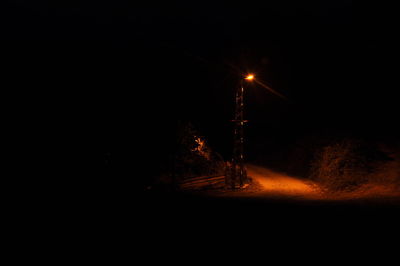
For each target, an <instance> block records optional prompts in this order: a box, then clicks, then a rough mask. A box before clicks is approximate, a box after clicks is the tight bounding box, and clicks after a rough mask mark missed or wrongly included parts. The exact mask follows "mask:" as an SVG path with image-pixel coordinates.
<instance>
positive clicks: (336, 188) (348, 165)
mask: <svg viewBox="0 0 400 266" xmlns="http://www.w3.org/2000/svg"><path fill="white" fill-rule="evenodd" d="M386 160H388V157H387V156H385V154H384V153H382V152H380V151H379V150H378V149H377V148H376V147H374V146H372V145H368V144H366V143H365V142H363V141H359V140H342V141H339V142H336V143H334V144H331V145H327V146H325V147H323V148H322V149H320V150H319V151H318V152H317V153H316V155H315V158H314V160H313V161H312V163H311V174H310V178H311V179H312V180H313V181H316V182H317V183H318V184H319V185H320V186H321V187H322V189H323V190H325V191H329V192H344V191H353V190H356V189H358V188H359V187H361V186H362V185H363V184H366V183H368V182H370V181H371V179H373V178H374V174H375V173H376V172H377V169H378V168H379V167H380V165H381V164H382V161H386Z"/></svg>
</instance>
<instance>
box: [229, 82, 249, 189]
mask: <svg viewBox="0 0 400 266" xmlns="http://www.w3.org/2000/svg"><path fill="white" fill-rule="evenodd" d="M243 95H244V88H243V80H241V86H240V87H239V88H238V89H237V91H236V95H235V119H234V120H233V122H234V123H235V125H234V132H233V137H234V140H233V158H232V177H231V178H232V179H231V187H232V189H235V188H236V187H237V184H239V187H242V186H243V184H244V182H245V181H246V179H247V175H246V171H245V167H244V155H243V142H244V134H243V133H244V132H243V128H244V123H246V122H247V120H244V119H243V109H244V101H243Z"/></svg>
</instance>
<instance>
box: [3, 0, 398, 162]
mask: <svg viewBox="0 0 400 266" xmlns="http://www.w3.org/2000/svg"><path fill="white" fill-rule="evenodd" d="M6 4H7V6H6V8H2V9H1V11H0V12H1V13H0V14H1V16H0V17H1V25H2V26H1V27H2V28H1V33H0V34H1V36H0V38H1V39H3V41H2V45H3V49H2V50H3V56H4V60H3V64H4V66H5V72H4V74H5V76H7V77H8V78H10V80H12V81H13V82H12V83H11V85H10V86H11V88H12V89H18V90H22V91H24V90H27V91H26V92H27V93H26V94H25V95H31V92H30V91H29V89H27V87H35V88H37V91H36V92H35V97H38V98H40V101H39V102H43V99H45V98H46V99H48V100H47V101H45V102H46V104H43V105H42V104H38V105H39V106H38V107H39V108H43V110H42V113H43V114H44V116H45V117H48V119H49V121H51V122H52V123H53V122H54V127H55V129H53V130H54V131H63V132H68V134H70V135H72V136H74V137H77V138H78V139H82V140H84V141H83V143H85V142H86V140H87V142H88V143H90V147H91V148H88V149H92V147H95V148H94V149H97V151H98V153H99V154H104V153H110V154H112V156H113V157H114V161H117V162H120V164H121V165H125V167H127V166H126V165H128V163H127V161H129V160H132V158H133V156H134V155H135V154H141V155H142V156H143V157H145V158H148V160H152V159H154V158H155V157H157V156H156V155H154V154H155V153H156V154H157V153H159V154H164V153H163V150H164V151H165V150H169V149H170V146H169V144H168V143H169V141H168V139H171V138H172V136H173V134H174V129H175V125H176V123H177V121H178V120H183V121H191V122H193V123H194V124H195V125H196V126H197V128H198V129H199V130H200V131H201V132H202V133H203V134H204V135H206V136H207V137H208V140H209V142H210V144H211V145H212V146H213V147H214V148H215V149H216V150H218V151H220V152H221V153H222V154H223V155H224V156H225V157H228V156H229V151H230V149H231V148H230V145H231V139H232V136H231V125H230V122H229V120H230V119H231V118H232V115H233V114H232V112H233V105H232V103H233V93H234V90H235V88H236V86H238V84H239V83H238V80H239V78H240V72H247V71H251V72H254V73H256V75H257V77H258V78H259V79H260V80H262V81H263V82H265V83H267V84H269V85H270V86H271V87H273V88H274V89H275V90H277V91H279V92H280V93H282V94H284V95H286V96H287V98H288V99H289V101H283V100H281V99H279V98H277V97H275V96H274V95H272V94H270V93H269V92H267V91H266V90H265V89H263V88H261V87H259V86H254V85H251V86H248V88H246V111H245V112H246V113H245V114H246V117H247V118H248V119H249V120H250V123H249V125H248V129H247V134H248V136H249V141H248V143H249V144H248V145H249V150H251V149H252V148H254V147H255V146H257V143H258V142H259V141H262V140H266V139H270V140H271V141H273V142H277V143H282V142H285V141H289V140H292V139H296V138H299V137H301V136H305V135H313V134H316V132H325V133H324V134H326V132H331V133H332V134H336V133H337V132H345V133H344V134H349V135H357V134H361V135H370V136H381V135H382V136H386V135H395V134H397V133H396V132H395V128H396V126H395V125H396V123H397V122H396V119H397V113H396V110H397V109H396V103H397V101H398V100H397V98H396V97H395V89H394V87H395V86H394V85H393V83H391V82H390V80H391V79H390V77H391V76H393V72H390V70H388V69H390V68H388V67H387V62H388V60H389V61H390V57H391V56H392V54H391V53H392V52H391V51H392V48H393V47H391V46H394V45H389V42H387V41H385V40H384V39H383V38H382V37H381V36H380V34H381V32H382V31H381V28H380V24H377V23H375V22H374V19H376V17H373V16H372V17H370V18H369V19H365V18H363V17H362V16H361V17H360V16H358V17H357V19H356V18H355V17H353V6H352V1H351V0H325V1H322V0H320V1H292V0H280V1H263V3H262V5H261V4H260V3H257V2H251V1H246V2H243V3H242V4H238V3H234V2H232V1H165V2H164V3H157V2H150V1H141V2H140V3H138V2H137V1H47V2H45V1H34V2H32V1H6ZM372 8H373V7H372ZM367 17H368V16H367ZM389 51H390V52H389ZM56 124H57V126H56ZM63 139H64V138H63ZM67 139H69V138H67ZM71 139H73V138H71ZM66 141H67V140H66ZM79 143H81V142H79ZM166 143H167V144H166ZM92 144H93V146H92ZM147 145H149V146H150V148H149V149H147V148H145V147H147ZM75 146H76V149H79V147H78V146H80V145H75ZM97 151H96V152H97ZM77 153H79V152H78V151H77ZM101 156H102V155H100V157H101ZM160 157H162V156H161V155H160ZM122 161H125V163H123V162H122Z"/></svg>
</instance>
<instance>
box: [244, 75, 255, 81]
mask: <svg viewBox="0 0 400 266" xmlns="http://www.w3.org/2000/svg"><path fill="white" fill-rule="evenodd" d="M244 79H247V80H248V81H252V80H253V79H254V75H253V74H249V75H247V76H246V77H245V78H244Z"/></svg>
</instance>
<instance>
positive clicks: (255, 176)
mask: <svg viewBox="0 0 400 266" xmlns="http://www.w3.org/2000/svg"><path fill="white" fill-rule="evenodd" d="M247 171H248V175H249V177H250V178H251V179H252V184H251V185H250V186H249V187H246V188H245V189H243V190H238V191H231V190H229V189H225V190H216V191H211V192H207V193H206V194H208V195H211V196H213V197H228V198H258V199H260V200H266V199H271V200H284V201H293V202H296V201H301V202H309V203H312V202H326V203H328V202H336V203H344V202H349V201H353V202H374V203H385V202H386V203H390V204H400V191H398V190H396V188H391V187H387V186H383V185H377V184H374V185H372V184H366V185H365V186H363V187H361V188H360V189H359V190H357V191H353V192H346V193H327V192H322V190H321V188H320V187H319V186H318V184H317V183H315V182H312V181H310V180H306V179H302V178H299V177H295V176H289V175H287V174H284V173H279V172H276V171H272V170H270V169H267V168H265V167H262V166H257V165H253V164H249V165H247Z"/></svg>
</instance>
